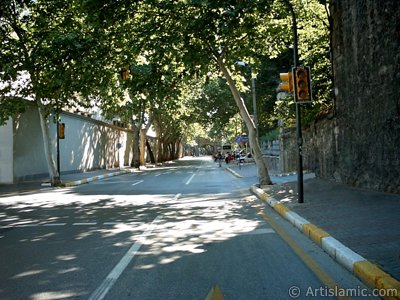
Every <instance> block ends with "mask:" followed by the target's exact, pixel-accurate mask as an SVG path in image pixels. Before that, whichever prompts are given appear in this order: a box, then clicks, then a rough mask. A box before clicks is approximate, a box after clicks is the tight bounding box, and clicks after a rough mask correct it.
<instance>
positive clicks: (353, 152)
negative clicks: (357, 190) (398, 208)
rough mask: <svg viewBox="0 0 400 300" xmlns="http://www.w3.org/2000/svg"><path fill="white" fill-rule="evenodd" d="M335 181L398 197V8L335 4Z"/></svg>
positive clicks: (393, 2)
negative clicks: (336, 154)
mask: <svg viewBox="0 0 400 300" xmlns="http://www.w3.org/2000/svg"><path fill="white" fill-rule="evenodd" d="M331 13H332V17H333V24H334V27H333V61H334V79H335V95H336V118H337V131H338V156H337V158H338V161H337V167H336V177H337V179H338V180H341V181H343V182H345V183H348V184H350V185H354V186H359V187H366V188H371V189H376V190H381V191H387V192H395V193H400V89H399V83H400V51H399V49H400V5H399V2H398V0H390V1H389V0H381V1H375V0H365V1H353V0H332V2H331Z"/></svg>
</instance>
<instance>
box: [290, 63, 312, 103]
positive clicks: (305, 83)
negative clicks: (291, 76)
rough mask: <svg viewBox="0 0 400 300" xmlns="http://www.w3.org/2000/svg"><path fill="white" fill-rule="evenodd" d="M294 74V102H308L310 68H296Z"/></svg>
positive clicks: (310, 98)
mask: <svg viewBox="0 0 400 300" xmlns="http://www.w3.org/2000/svg"><path fill="white" fill-rule="evenodd" d="M294 72H295V76H296V78H295V93H296V95H295V96H296V97H295V100H296V101H297V102H310V101H311V100H312V97H311V77H310V67H297V68H295V69H294Z"/></svg>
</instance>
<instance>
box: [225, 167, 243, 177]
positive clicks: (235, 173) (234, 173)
mask: <svg viewBox="0 0 400 300" xmlns="http://www.w3.org/2000/svg"><path fill="white" fill-rule="evenodd" d="M226 170H228V171H229V172H231V173H232V174H233V175H234V176H236V177H237V178H243V176H242V175H240V174H239V173H238V172H236V171H234V170H232V169H231V168H229V167H227V168H226Z"/></svg>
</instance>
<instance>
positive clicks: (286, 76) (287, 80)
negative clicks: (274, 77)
mask: <svg viewBox="0 0 400 300" xmlns="http://www.w3.org/2000/svg"><path fill="white" fill-rule="evenodd" d="M279 78H280V79H281V81H282V82H281V83H280V84H279V87H278V89H279V90H280V91H281V92H287V93H292V92H293V72H291V71H289V72H287V73H279Z"/></svg>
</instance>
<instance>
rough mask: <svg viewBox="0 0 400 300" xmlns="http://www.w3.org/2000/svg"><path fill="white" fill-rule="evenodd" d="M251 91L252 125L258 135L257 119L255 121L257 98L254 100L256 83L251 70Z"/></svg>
mask: <svg viewBox="0 0 400 300" xmlns="http://www.w3.org/2000/svg"><path fill="white" fill-rule="evenodd" d="M251 89H252V90H253V114H254V125H255V127H256V130H257V134H258V119H257V98H256V83H255V79H254V77H253V69H252V70H251Z"/></svg>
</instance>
